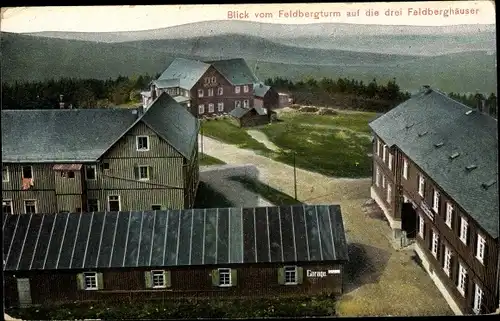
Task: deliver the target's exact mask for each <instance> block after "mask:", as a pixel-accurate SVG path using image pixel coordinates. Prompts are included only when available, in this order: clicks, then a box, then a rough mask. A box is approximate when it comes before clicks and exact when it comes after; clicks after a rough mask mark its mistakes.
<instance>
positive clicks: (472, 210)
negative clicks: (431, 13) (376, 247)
mask: <svg viewBox="0 0 500 321" xmlns="http://www.w3.org/2000/svg"><path fill="white" fill-rule="evenodd" d="M370 127H371V129H372V130H373V132H374V145H373V183H372V187H371V195H372V198H373V199H374V200H375V201H376V202H377V203H378V205H379V206H380V207H381V208H382V210H383V212H384V214H385V216H386V218H387V220H388V221H389V224H390V226H391V227H392V228H393V229H394V230H395V231H396V234H398V233H397V232H401V231H404V232H405V233H406V235H407V236H408V237H409V238H412V239H415V243H414V246H415V251H416V253H417V254H418V256H419V257H420V259H421V260H422V263H423V265H424V267H425V268H426V269H427V271H428V273H429V274H430V275H431V277H432V279H433V280H434V282H435V283H436V285H437V286H438V288H439V289H440V290H441V292H442V293H443V295H444V296H445V298H446V300H447V301H448V303H449V304H450V307H451V308H452V309H453V310H454V311H455V313H456V314H469V313H470V314H472V313H475V314H482V313H490V312H493V311H495V310H496V309H497V308H498V307H499V278H500V275H499V268H500V266H499V212H498V182H497V177H498V134H497V128H498V127H497V121H496V120H495V119H493V118H492V117H490V116H488V115H486V114H483V113H481V112H480V111H479V110H477V109H471V108H469V107H467V106H464V105H463V104H461V103H459V102H457V101H455V100H453V99H451V98H449V97H448V96H447V95H446V94H444V93H441V92H440V91H438V90H434V89H432V88H430V87H428V86H424V88H423V90H422V91H421V93H419V94H417V95H415V96H414V97H412V98H411V99H409V100H407V101H406V102H404V103H402V104H401V105H399V106H397V107H396V108H394V109H392V110H391V111H389V112H387V113H386V114H384V115H382V116H380V117H378V118H377V119H375V120H373V121H372V122H371V123H370Z"/></svg>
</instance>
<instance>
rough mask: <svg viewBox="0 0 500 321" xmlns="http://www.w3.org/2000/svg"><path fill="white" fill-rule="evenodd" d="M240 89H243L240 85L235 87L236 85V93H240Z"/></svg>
mask: <svg viewBox="0 0 500 321" xmlns="http://www.w3.org/2000/svg"><path fill="white" fill-rule="evenodd" d="M240 91H241V89H240V86H235V87H234V92H235V93H236V94H239V93H240Z"/></svg>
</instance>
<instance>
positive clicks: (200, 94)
mask: <svg viewBox="0 0 500 321" xmlns="http://www.w3.org/2000/svg"><path fill="white" fill-rule="evenodd" d="M198 97H200V98H201V97H203V89H198Z"/></svg>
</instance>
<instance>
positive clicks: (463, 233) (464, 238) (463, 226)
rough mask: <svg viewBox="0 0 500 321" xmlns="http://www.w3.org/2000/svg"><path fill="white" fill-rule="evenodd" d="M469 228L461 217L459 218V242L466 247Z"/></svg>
mask: <svg viewBox="0 0 500 321" xmlns="http://www.w3.org/2000/svg"><path fill="white" fill-rule="evenodd" d="M468 228H469V222H467V220H466V219H465V218H464V217H463V216H461V217H460V241H462V243H464V244H465V245H467V233H468Z"/></svg>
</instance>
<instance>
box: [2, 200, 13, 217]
mask: <svg viewBox="0 0 500 321" xmlns="http://www.w3.org/2000/svg"><path fill="white" fill-rule="evenodd" d="M2 213H3V214H13V211H12V201H11V200H3V201H2Z"/></svg>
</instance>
